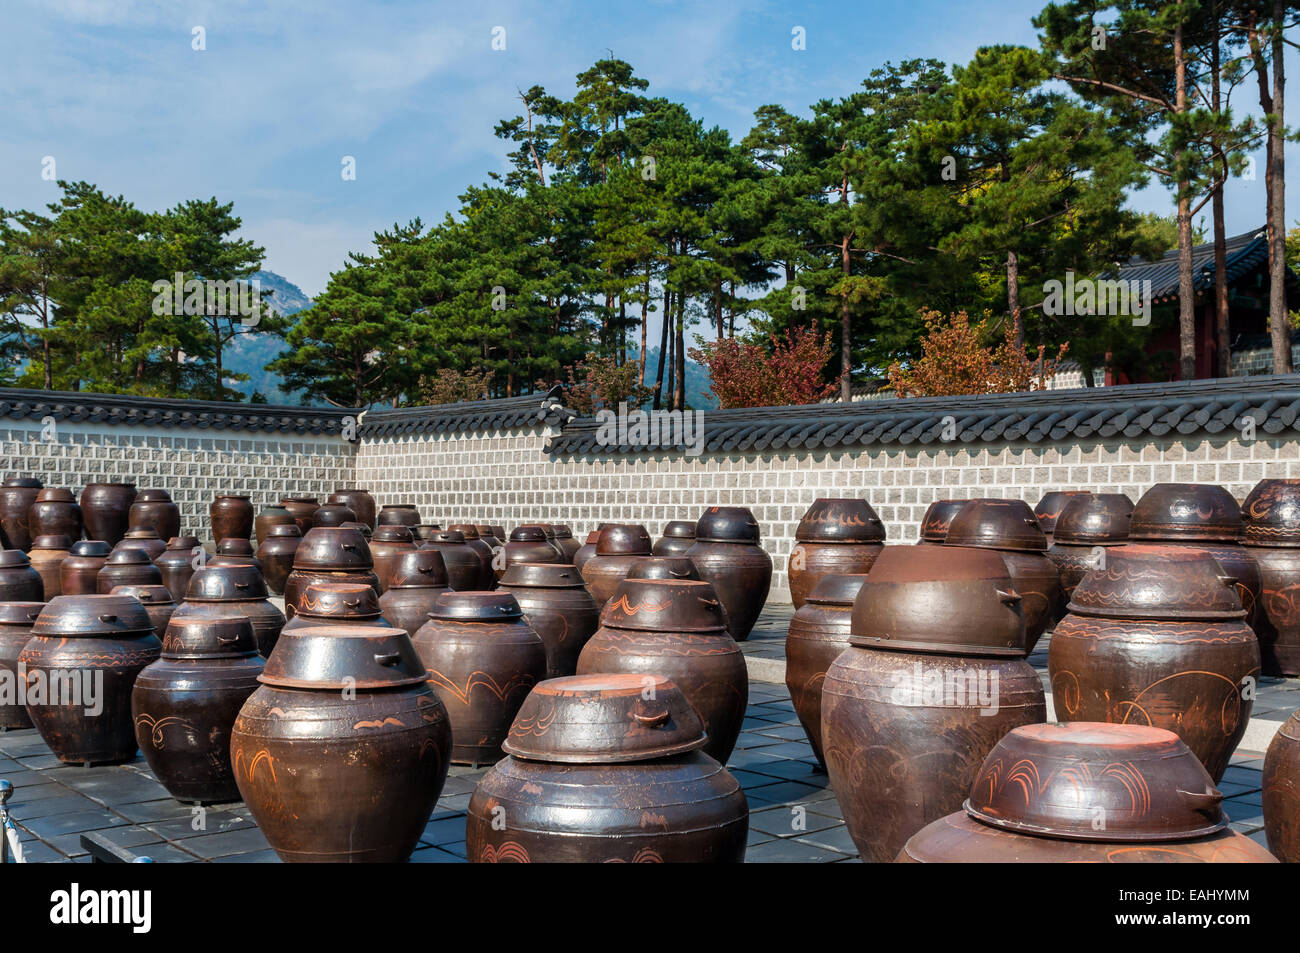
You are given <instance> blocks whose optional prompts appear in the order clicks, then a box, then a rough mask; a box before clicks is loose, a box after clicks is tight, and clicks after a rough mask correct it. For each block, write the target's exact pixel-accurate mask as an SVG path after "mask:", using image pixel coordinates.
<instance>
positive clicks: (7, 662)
mask: <svg viewBox="0 0 1300 953" xmlns="http://www.w3.org/2000/svg"><path fill="white" fill-rule="evenodd" d="M44 608H45V603H44V602H0V677H3V678H4V679H5V681H7V682H8V683H9V685H10V686H11V687H10V688H9V689H7V690H6V691H3V692H0V728H30V727H32V719H31V718H30V717H29V716H28V714H27V706H26V705H23V704H21V703H20V701H21V700H20V698H19V696H18V689H17V686H18V682H19V679H18V655H19V654H20V653H21V652H22V650H23V648H24V647H25V646H26V645H27V643H28V642H29V641H31V638H32V625H33V624H34V623H35V622H36V618H37V617H38V616H39V615H40V614H41V610H42V609H44Z"/></svg>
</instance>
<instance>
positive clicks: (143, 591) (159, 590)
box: [109, 584, 176, 635]
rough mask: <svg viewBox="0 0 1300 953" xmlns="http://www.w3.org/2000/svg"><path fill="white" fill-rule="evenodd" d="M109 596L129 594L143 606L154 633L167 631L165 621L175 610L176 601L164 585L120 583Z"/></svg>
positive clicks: (168, 620)
mask: <svg viewBox="0 0 1300 953" xmlns="http://www.w3.org/2000/svg"><path fill="white" fill-rule="evenodd" d="M109 595H110V596H130V597H131V598H132V599H135V600H136V601H137V602H139V603H140V605H142V606H144V611H145V613H146V614H147V615H148V616H149V623H150V624H151V625H152V626H153V631H154V634H155V635H156V634H157V633H159V632H166V631H167V623H168V622H170V621H171V618H172V613H173V612H175V611H176V601H175V600H174V599H172V594H171V593H170V592H168V591H167V587H166V586H159V585H129V584H128V585H122V586H114V587H113V590H112V592H110V593H109Z"/></svg>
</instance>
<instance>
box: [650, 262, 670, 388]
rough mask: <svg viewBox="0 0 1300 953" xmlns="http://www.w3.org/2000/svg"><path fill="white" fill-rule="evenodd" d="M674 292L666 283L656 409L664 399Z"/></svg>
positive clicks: (657, 375) (656, 379) (656, 378)
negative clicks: (669, 325)
mask: <svg viewBox="0 0 1300 953" xmlns="http://www.w3.org/2000/svg"><path fill="white" fill-rule="evenodd" d="M672 300H673V293H672V292H671V291H669V290H668V285H667V284H666V283H665V284H664V314H663V321H662V322H661V324H662V327H660V329H659V371H658V373H656V374H655V396H654V403H653V405H652V406H653V407H654V409H655V410H658V409H659V406H660V404H661V402H662V400H663V392H664V357H665V356H666V355H667V354H668V320H669V318H668V316H669V315H671V314H672V313H673V312H672Z"/></svg>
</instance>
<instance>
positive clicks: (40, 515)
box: [27, 487, 82, 543]
mask: <svg viewBox="0 0 1300 953" xmlns="http://www.w3.org/2000/svg"><path fill="white" fill-rule="evenodd" d="M27 525H28V528H29V529H30V530H31V534H32V537H33V538H35V537H37V536H67V537H68V538H69V539H70V540H72V542H74V543H75V542H76V541H77V540H79V539H81V534H82V525H81V507H80V506H78V505H77V500H76V497H74V496H73V495H72V491H71V490H64V489H60V488H57V487H46V488H45V489H43V490H41V491H39V492H38V493H37V494H36V502H35V503H33V504H32V506H31V509H30V510H28V513H27Z"/></svg>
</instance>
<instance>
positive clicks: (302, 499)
mask: <svg viewBox="0 0 1300 953" xmlns="http://www.w3.org/2000/svg"><path fill="white" fill-rule="evenodd" d="M280 502H281V503H312V504H315V505H316V506H319V505H320V498H319V497H315V496H282V497H280Z"/></svg>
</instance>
